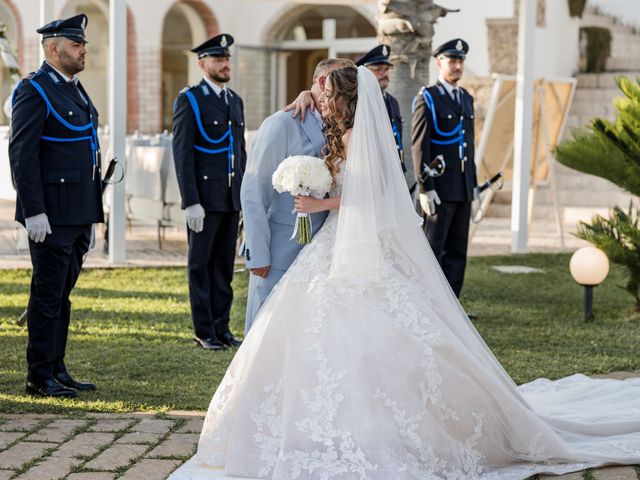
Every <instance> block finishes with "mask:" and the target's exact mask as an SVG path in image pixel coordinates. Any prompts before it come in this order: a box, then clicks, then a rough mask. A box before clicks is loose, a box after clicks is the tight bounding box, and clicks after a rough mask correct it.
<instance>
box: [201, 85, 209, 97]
mask: <svg viewBox="0 0 640 480" xmlns="http://www.w3.org/2000/svg"><path fill="white" fill-rule="evenodd" d="M202 93H204V94H205V95H209V87H207V86H206V85H202Z"/></svg>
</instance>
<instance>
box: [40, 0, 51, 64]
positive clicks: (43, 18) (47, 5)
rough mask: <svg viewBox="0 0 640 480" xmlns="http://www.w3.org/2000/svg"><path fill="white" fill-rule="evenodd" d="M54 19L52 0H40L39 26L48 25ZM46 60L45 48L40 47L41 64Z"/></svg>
mask: <svg viewBox="0 0 640 480" xmlns="http://www.w3.org/2000/svg"><path fill="white" fill-rule="evenodd" d="M51 21H53V2H52V1H51V0H40V23H39V25H38V28H40V27H42V26H43V25H46V24H47V23H49V22H51ZM42 62H44V50H43V49H42V48H41V49H40V64H39V65H38V68H40V65H42Z"/></svg>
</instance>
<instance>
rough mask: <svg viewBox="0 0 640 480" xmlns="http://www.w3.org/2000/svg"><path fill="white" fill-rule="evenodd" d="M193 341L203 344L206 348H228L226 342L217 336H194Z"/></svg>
mask: <svg viewBox="0 0 640 480" xmlns="http://www.w3.org/2000/svg"><path fill="white" fill-rule="evenodd" d="M193 341H194V342H195V343H196V345H199V346H201V347H202V348H204V349H205V350H226V349H227V347H225V346H224V344H223V343H222V342H220V341H219V340H218V339H216V338H199V337H193Z"/></svg>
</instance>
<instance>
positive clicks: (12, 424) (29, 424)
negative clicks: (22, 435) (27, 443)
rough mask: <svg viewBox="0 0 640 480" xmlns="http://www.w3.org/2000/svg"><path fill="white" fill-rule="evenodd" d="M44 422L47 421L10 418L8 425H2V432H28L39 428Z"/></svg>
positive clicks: (23, 417) (32, 418)
mask: <svg viewBox="0 0 640 480" xmlns="http://www.w3.org/2000/svg"><path fill="white" fill-rule="evenodd" d="M43 420H46V419H43V418H34V417H29V416H22V417H17V418H9V419H7V422H6V423H3V424H2V425H0V430H1V431H3V432H28V431H29V430H32V429H34V428H35V427H36V426H38V424H39V423H40V422H42V421H43Z"/></svg>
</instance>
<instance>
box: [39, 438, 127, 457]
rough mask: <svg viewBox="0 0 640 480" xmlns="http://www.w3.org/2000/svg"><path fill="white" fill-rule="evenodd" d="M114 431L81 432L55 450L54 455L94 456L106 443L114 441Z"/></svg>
mask: <svg viewBox="0 0 640 480" xmlns="http://www.w3.org/2000/svg"><path fill="white" fill-rule="evenodd" d="M114 438H115V435H114V434H113V433H99V432H87V433H81V434H79V435H77V436H75V437H73V438H72V439H71V440H69V441H68V442H67V443H64V444H62V446H61V447H60V448H59V449H57V450H56V451H55V452H53V453H52V454H51V455H52V456H54V457H66V458H74V457H75V458H77V457H80V456H84V457H86V456H93V455H95V454H96V453H97V452H98V450H100V449H101V448H103V447H104V446H105V445H109V444H110V443H112V442H113V439H114Z"/></svg>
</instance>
